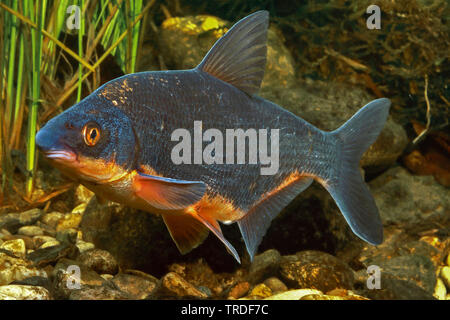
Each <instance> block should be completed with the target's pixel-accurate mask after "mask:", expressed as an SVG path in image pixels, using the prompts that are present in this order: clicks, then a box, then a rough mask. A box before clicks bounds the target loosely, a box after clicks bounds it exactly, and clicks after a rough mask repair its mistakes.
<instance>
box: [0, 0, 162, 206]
mask: <svg viewBox="0 0 450 320" xmlns="http://www.w3.org/2000/svg"><path fill="white" fill-rule="evenodd" d="M154 2H155V1H154V0H153V1H149V2H148V3H147V4H146V5H145V7H144V6H143V1H142V0H138V1H123V0H113V1H108V0H98V1H86V0H78V1H69V0H38V1H32V0H19V1H16V0H2V1H1V2H0V28H1V29H2V30H4V32H3V33H1V34H0V71H1V77H0V126H1V130H0V174H1V190H0V205H2V204H4V203H8V201H6V200H7V198H8V194H9V195H11V194H16V195H17V194H20V195H21V198H23V199H24V200H25V201H27V202H30V203H31V202H33V201H34V199H33V188H34V183H35V171H36V160H37V159H36V158H37V154H36V146H35V134H36V131H37V129H38V128H39V127H40V126H41V124H43V123H42V122H43V121H45V120H46V119H48V118H49V116H51V115H52V114H54V113H55V112H59V111H60V110H61V108H62V107H63V106H64V103H65V102H69V101H68V99H69V98H70V97H72V96H73V95H74V94H75V91H77V92H76V94H75V96H74V98H70V99H71V102H72V103H73V102H75V101H79V100H81V99H82V98H83V96H85V95H87V94H89V93H90V91H92V90H93V89H95V88H96V87H98V86H99V85H100V76H99V72H100V67H101V63H102V62H104V61H105V60H106V58H107V57H108V56H110V55H113V56H114V57H115V60H116V62H117V64H118V65H119V67H120V68H121V69H122V70H123V72H134V71H135V68H136V64H137V52H138V51H139V46H140V39H139V38H140V34H141V30H140V29H141V25H142V24H141V20H142V19H143V18H144V15H145V14H146V13H147V12H148V10H149V9H150V7H152V5H153V4H154ZM70 5H77V6H78V7H79V8H80V18H81V19H80V24H79V25H80V29H75V30H70V29H69V28H68V27H67V24H66V22H67V19H68V18H69V16H70V15H71V12H70V10H69V12H67V11H68V7H69V6H70ZM68 35H76V36H77V42H76V44H75V45H74V46H71V45H70V43H68V42H67V41H66V39H67V36H68ZM99 45H102V46H103V48H104V53H103V52H102V54H101V55H100V56H99V55H98V51H97V48H98V46H99ZM72 60H73V61H75V62H76V64H75V65H72V66H73V68H71V69H70V72H69V73H67V70H63V69H62V68H63V66H64V67H66V69H67V65H70V61H72ZM61 79H62V80H61ZM72 99H73V100H72ZM25 128H26V131H25ZM14 150H18V151H19V153H17V152H16V151H14ZM21 153H23V154H25V155H26V156H25V158H26V160H25V161H24V162H25V164H24V165H23V166H22V165H21V163H20V161H19V162H16V161H15V158H14V157H15V155H17V154H21ZM19 158H20V157H19ZM13 159H14V160H13ZM17 183H18V184H19V186H17V185H16V184H17ZM22 184H23V185H24V187H22V186H21V185H22ZM11 190H14V192H11ZM5 201H6V202H5ZM15 205H17V204H15Z"/></svg>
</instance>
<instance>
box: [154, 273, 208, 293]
mask: <svg viewBox="0 0 450 320" xmlns="http://www.w3.org/2000/svg"><path fill="white" fill-rule="evenodd" d="M161 283H162V286H163V288H164V289H165V290H166V291H168V292H169V293H171V294H174V295H176V296H178V297H192V298H203V299H206V298H207V297H208V296H207V295H206V294H205V293H203V292H201V291H200V290H198V289H197V288H196V287H195V286H194V285H192V284H190V283H189V282H187V281H186V280H185V279H183V278H182V277H181V276H180V275H179V274H177V273H175V272H169V273H167V274H166V275H165V276H164V277H163V278H162V279H161Z"/></svg>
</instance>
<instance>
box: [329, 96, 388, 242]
mask: <svg viewBox="0 0 450 320" xmlns="http://www.w3.org/2000/svg"><path fill="white" fill-rule="evenodd" d="M390 105H391V102H390V100H389V99H386V98H382V99H377V100H374V101H372V102H370V103H368V104H367V105H365V106H364V107H362V108H361V109H360V110H359V111H358V112H357V113H356V114H355V115H353V117H351V118H350V120H348V121H347V122H346V123H345V124H344V125H343V126H342V127H340V128H339V129H337V130H335V131H333V132H332V134H333V135H335V137H336V138H337V140H338V143H339V142H340V146H341V148H340V151H341V153H342V154H341V159H342V161H341V166H340V168H338V169H337V171H336V174H337V176H336V179H333V181H330V183H329V184H325V185H324V187H325V188H326V189H327V190H328V192H329V193H330V194H331V196H332V197H333V199H334V201H335V202H336V204H337V206H338V207H339V209H340V210H341V212H342V214H343V215H344V217H345V220H346V221H347V223H348V224H349V225H350V228H351V229H352V231H353V232H354V233H355V234H356V235H357V236H358V237H360V238H361V239H363V240H365V241H367V242H369V243H371V244H374V245H376V244H380V243H381V242H383V225H382V224H381V219H380V214H379V213H378V209H377V206H376V204H375V200H374V199H373V197H372V195H371V193H370V190H369V188H368V187H367V185H366V183H365V182H364V180H363V178H362V176H361V174H360V172H359V161H360V159H361V156H362V155H363V153H364V152H365V151H366V150H367V149H368V148H369V147H370V145H372V144H373V143H374V142H375V140H376V139H377V137H378V135H379V134H380V132H381V130H382V129H383V127H384V124H385V123H386V120H387V117H388V114H389V107H390Z"/></svg>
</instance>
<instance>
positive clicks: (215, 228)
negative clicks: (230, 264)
mask: <svg viewBox="0 0 450 320" xmlns="http://www.w3.org/2000/svg"><path fill="white" fill-rule="evenodd" d="M189 212H190V214H191V215H192V217H194V218H195V219H197V220H198V221H200V222H201V223H202V224H203V225H204V226H205V227H207V228H208V229H209V230H211V231H212V233H214V235H215V236H216V237H217V238H219V240H220V241H222V243H223V244H224V245H225V247H226V248H227V250H228V252H229V253H230V254H231V255H232V256H233V257H234V258H235V259H236V261H237V262H239V263H241V259H240V257H239V254H238V253H237V251H236V249H235V248H234V247H233V245H232V244H231V243H230V242H228V240H227V239H225V237H224V235H223V233H222V230H221V228H220V225H219V222H218V221H217V220H216V219H215V218H214V217H212V216H211V215H209V214H206V213H203V214H202V212H201V211H200V212H197V211H195V210H189Z"/></svg>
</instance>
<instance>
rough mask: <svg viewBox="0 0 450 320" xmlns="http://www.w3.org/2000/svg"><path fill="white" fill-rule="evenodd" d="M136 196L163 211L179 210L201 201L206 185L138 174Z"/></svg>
mask: <svg viewBox="0 0 450 320" xmlns="http://www.w3.org/2000/svg"><path fill="white" fill-rule="evenodd" d="M133 188H134V192H135V194H136V195H137V196H138V197H140V198H142V199H144V200H145V201H146V202H147V203H149V204H150V205H151V206H153V207H155V208H157V209H161V210H178V209H183V208H186V207H188V206H190V205H192V204H194V203H196V202H197V201H199V200H200V199H201V198H202V197H203V195H204V193H205V191H206V185H205V184H204V183H203V182H201V181H185V180H177V179H170V178H164V177H158V176H152V175H148V174H144V173H141V172H138V173H137V175H136V176H135V177H134V180H133Z"/></svg>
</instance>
